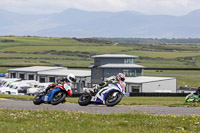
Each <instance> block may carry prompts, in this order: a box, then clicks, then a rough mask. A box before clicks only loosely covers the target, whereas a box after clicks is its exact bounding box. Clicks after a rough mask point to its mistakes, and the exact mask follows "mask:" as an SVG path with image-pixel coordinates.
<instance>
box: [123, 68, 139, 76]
mask: <svg viewBox="0 0 200 133" xmlns="http://www.w3.org/2000/svg"><path fill="white" fill-rule="evenodd" d="M123 74H124V75H125V76H127V77H136V76H137V75H136V73H135V70H129V69H124V70H123Z"/></svg>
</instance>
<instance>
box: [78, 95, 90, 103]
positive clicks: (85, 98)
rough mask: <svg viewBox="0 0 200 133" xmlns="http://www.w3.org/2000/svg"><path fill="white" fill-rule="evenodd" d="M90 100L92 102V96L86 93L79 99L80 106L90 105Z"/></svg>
mask: <svg viewBox="0 0 200 133" xmlns="http://www.w3.org/2000/svg"><path fill="white" fill-rule="evenodd" d="M90 100H91V96H90V95H89V94H87V93H85V94H82V95H81V96H80V97H79V99H78V104H79V105H80V106H87V105H88V104H90Z"/></svg>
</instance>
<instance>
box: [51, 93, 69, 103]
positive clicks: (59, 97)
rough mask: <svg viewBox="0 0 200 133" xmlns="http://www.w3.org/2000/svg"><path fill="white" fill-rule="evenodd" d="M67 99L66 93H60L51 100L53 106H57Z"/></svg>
mask: <svg viewBox="0 0 200 133" xmlns="http://www.w3.org/2000/svg"><path fill="white" fill-rule="evenodd" d="M65 98H66V93H64V92H58V93H56V94H55V95H54V96H53V98H52V100H51V104H52V105H57V104H59V103H61V102H63V101H64V100H65Z"/></svg>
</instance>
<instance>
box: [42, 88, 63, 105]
mask: <svg viewBox="0 0 200 133" xmlns="http://www.w3.org/2000/svg"><path fill="white" fill-rule="evenodd" d="M59 91H61V89H60V88H56V89H53V90H52V91H51V92H50V93H49V94H47V95H45V96H48V98H47V100H46V99H45V96H43V97H42V98H41V100H42V101H44V102H48V103H50V102H51V100H52V98H53V96H54V95H55V93H56V92H59Z"/></svg>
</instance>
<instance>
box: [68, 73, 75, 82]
mask: <svg viewBox="0 0 200 133" xmlns="http://www.w3.org/2000/svg"><path fill="white" fill-rule="evenodd" d="M67 80H68V81H69V82H71V83H72V82H75V81H76V79H75V75H74V74H71V73H70V74H69V75H67Z"/></svg>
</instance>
